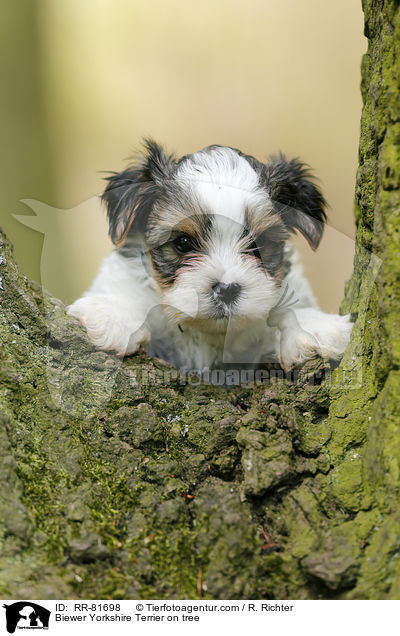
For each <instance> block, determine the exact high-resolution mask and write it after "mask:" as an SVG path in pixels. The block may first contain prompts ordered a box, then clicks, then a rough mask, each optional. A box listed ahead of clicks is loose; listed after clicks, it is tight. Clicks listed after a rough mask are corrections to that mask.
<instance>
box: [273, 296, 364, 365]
mask: <svg viewBox="0 0 400 636" xmlns="http://www.w3.org/2000/svg"><path fill="white" fill-rule="evenodd" d="M268 324H269V325H270V326H271V327H278V328H279V330H280V338H279V351H278V354H279V359H280V363H281V366H282V367H283V368H284V369H285V370H289V369H291V368H292V367H294V366H297V365H299V364H302V363H303V362H306V361H307V360H310V359H311V358H314V357H316V356H321V357H322V358H324V359H326V360H340V358H341V357H342V355H343V353H344V351H345V349H346V347H347V345H348V343H349V340H350V335H351V330H352V328H353V324H352V323H351V322H350V316H338V315H336V314H324V313H323V312H321V311H319V310H318V309H314V308H309V309H298V310H296V311H292V310H289V311H275V312H274V313H272V312H271V314H270V316H269V318H268Z"/></svg>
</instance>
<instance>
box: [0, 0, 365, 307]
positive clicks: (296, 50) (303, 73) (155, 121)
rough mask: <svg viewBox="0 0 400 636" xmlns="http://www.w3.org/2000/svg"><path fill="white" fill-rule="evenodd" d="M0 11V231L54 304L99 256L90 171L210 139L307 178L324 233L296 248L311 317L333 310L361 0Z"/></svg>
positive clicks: (224, 0) (56, 5)
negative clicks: (313, 185) (155, 149)
mask: <svg viewBox="0 0 400 636" xmlns="http://www.w3.org/2000/svg"><path fill="white" fill-rule="evenodd" d="M1 11H2V14H3V15H2V19H1V21H0V33H1V38H0V48H1V51H0V53H1V54H0V69H1V70H0V72H1V76H2V84H3V90H2V99H1V106H0V115H1V117H0V128H1V132H2V140H3V141H2V151H3V152H2V153H1V160H0V161H1V166H0V167H1V174H2V176H3V186H2V189H1V192H0V203H1V205H0V222H1V225H2V226H3V228H4V229H5V230H6V232H7V233H8V235H9V237H10V238H11V240H12V241H13V242H14V245H15V250H16V255H17V258H18V261H19V263H20V266H21V268H22V270H23V271H24V272H25V273H26V274H27V275H28V276H30V277H31V278H34V279H36V280H38V281H41V282H42V283H43V284H44V286H45V287H46V288H47V289H48V290H49V291H50V292H51V293H52V294H53V295H55V296H57V297H59V298H61V299H62V300H63V301H64V302H71V301H72V300H73V299H74V298H76V297H77V296H78V295H79V294H80V293H81V292H82V291H83V290H84V289H85V288H87V286H88V285H89V284H90V281H91V279H92V277H93V276H94V274H95V272H96V270H97V268H98V265H99V262H100V260H101V258H102V257H103V256H104V255H105V254H106V253H107V252H109V251H110V249H111V244H110V242H109V240H108V238H107V227H106V222H105V214H104V210H103V209H102V208H101V206H100V204H99V200H98V195H99V194H100V193H101V191H102V189H103V187H104V184H103V178H104V176H105V174H104V173H105V172H106V171H109V170H119V169H121V168H123V167H124V166H125V165H126V160H127V159H128V158H129V157H130V156H131V155H132V154H133V152H134V151H136V150H137V149H138V148H140V144H141V139H142V138H143V137H144V136H151V137H153V138H154V139H156V140H157V141H159V142H160V143H162V144H164V145H165V147H166V148H167V149H168V150H169V151H172V152H175V153H177V154H178V155H180V154H186V153H189V152H193V151H195V150H198V149H200V148H202V147H204V146H206V145H208V144H211V143H219V144H226V145H230V146H235V147H238V148H240V149H242V150H243V151H244V152H246V153H249V154H253V155H255V156H256V157H258V158H259V159H263V158H265V157H266V156H267V155H268V154H271V153H276V152H277V151H279V150H282V151H283V152H285V153H286V154H287V155H289V156H301V157H302V158H303V159H304V160H305V161H306V162H307V163H308V164H310V166H312V168H313V169H314V171H315V173H316V174H317V175H318V177H319V178H320V180H321V184H322V187H323V190H324V193H325V195H326V197H327V199H328V201H329V203H330V206H331V207H330V210H329V226H328V228H327V232H326V235H325V238H324V239H323V242H322V244H321V247H320V249H319V251H318V252H317V253H315V254H314V253H313V252H312V251H311V250H310V248H309V247H308V246H307V245H306V244H305V242H304V241H303V240H297V241H296V242H297V244H298V245H299V246H300V249H301V253H302V256H303V261H304V264H305V269H306V272H307V274H308V276H309V278H310V279H311V281H312V284H313V287H314V290H315V292H316V295H317V297H318V299H319V301H320V304H321V306H322V307H323V308H324V309H325V310H327V311H336V310H337V308H338V306H339V303H340V300H341V298H342V296H343V286H344V282H345V281H346V280H347V278H348V277H349V275H350V272H351V269H352V258H353V251H354V242H353V237H354V220H353V198H354V182H355V174H356V167H357V148H358V135H359V118H360V112H361V98H360V92H359V81H360V61H361V56H362V54H363V52H364V50H365V47H366V40H365V39H364V37H363V17H362V10H361V2H360V0H335V2H332V1H331V0H304V1H303V2H299V1H298V0H202V2H198V1H195V0H167V1H162V0H57V1H56V2H55V1H54V0H35V2H32V0H3V3H2V9H1ZM13 215H16V216H18V219H16V218H15V216H13ZM23 215H24V217H23V218H22V216H23ZM35 215H36V216H35Z"/></svg>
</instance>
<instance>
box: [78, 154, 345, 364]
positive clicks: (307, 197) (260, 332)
mask: <svg viewBox="0 0 400 636" xmlns="http://www.w3.org/2000/svg"><path fill="white" fill-rule="evenodd" d="M102 199H103V201H104V202H105V204H106V207H107V213H108V220H109V231H110V236H111V239H112V241H113V243H114V245H115V249H114V250H113V252H112V253H111V254H110V255H109V256H108V257H107V258H105V260H104V261H103V263H102V265H101V267H100V271H99V273H98V275H97V277H96V278H95V280H94V282H93V284H92V286H91V288H90V289H89V290H88V291H87V292H85V293H84V295H83V296H82V297H81V298H79V299H78V300H77V301H75V302H74V303H73V304H72V305H70V307H69V308H68V312H69V314H70V315H72V316H75V317H76V318H78V319H79V320H80V321H81V322H82V323H83V325H84V326H85V328H86V330H87V333H88V336H89V338H90V340H91V341H92V342H93V344H94V345H95V346H96V347H98V348H99V349H103V350H105V351H114V352H116V353H117V354H118V355H120V356H123V355H129V354H133V353H135V351H137V349H138V348H139V346H143V347H144V348H145V350H146V351H147V352H148V353H149V355H151V356H154V357H159V358H162V359H164V360H166V361H167V362H170V363H172V364H173V365H174V366H175V367H177V368H178V369H181V370H182V369H185V370H187V369H191V370H196V371H198V372H202V371H203V370H204V369H220V368H225V367H224V365H229V366H232V365H237V366H238V367H240V365H246V366H248V365H249V364H250V365H254V366H257V367H260V366H262V365H263V364H266V363H277V362H278V363H280V365H281V366H282V368H283V369H285V370H286V371H288V370H289V369H291V368H292V367H294V366H297V365H299V364H301V363H303V362H305V361H306V360H308V359H310V358H312V357H314V356H322V357H323V358H325V359H328V360H339V359H340V358H341V356H342V355H343V352H344V350H345V348H346V346H347V344H348V341H349V338H350V333H351V329H352V324H351V322H350V320H349V316H339V315H335V314H326V313H324V312H322V311H320V310H319V309H318V306H317V303H316V301H315V298H314V296H313V293H312V291H311V288H310V286H309V284H308V282H307V280H306V279H305V277H304V275H303V273H302V269H301V266H300V264H299V262H298V258H297V255H296V252H295V250H294V248H293V247H292V246H290V244H289V243H287V240H288V238H289V235H290V234H292V233H294V232H300V233H301V234H302V235H303V236H304V238H305V239H306V240H307V241H308V243H309V244H310V246H311V247H312V248H313V249H314V250H315V249H316V248H317V247H318V245H319V243H320V240H321V237H322V234H323V230H324V223H325V221H326V214H325V206H326V203H325V200H324V197H323V195H322V194H321V191H320V190H319V188H318V187H317V185H316V184H315V183H314V180H313V177H312V175H311V173H310V171H309V170H308V168H307V167H306V166H305V165H304V164H303V163H301V162H300V161H299V160H298V159H292V160H287V159H286V158H285V157H284V156H283V155H280V156H279V157H272V158H271V159H270V160H269V161H267V163H261V162H260V161H258V160H257V159H255V158H254V157H251V156H249V155H246V154H243V153H242V152H240V151H239V150H236V149H234V148H229V147H223V146H217V145H214V146H209V147H207V148H205V149H204V150H200V151H199V152H195V153H193V154H191V155H185V156H184V157H182V158H181V159H179V160H176V159H175V158H174V157H173V156H171V155H167V154H166V153H165V152H164V151H163V149H162V148H161V147H160V146H159V145H157V144H156V143H154V142H153V141H148V142H146V148H145V154H144V157H143V159H142V160H141V161H140V162H138V163H137V164H136V165H133V166H131V167H129V168H127V169H126V170H124V171H123V172H120V173H113V174H112V176H110V177H108V184H107V187H106V189H105V192H104V194H103V196H102Z"/></svg>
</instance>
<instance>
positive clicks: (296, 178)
mask: <svg viewBox="0 0 400 636" xmlns="http://www.w3.org/2000/svg"><path fill="white" fill-rule="evenodd" d="M266 179H267V186H268V189H269V193H270V196H271V199H272V203H273V205H274V206H275V207H276V208H277V211H278V212H279V214H280V216H281V218H282V220H283V222H284V223H285V225H286V227H287V228H288V230H289V231H290V232H295V231H296V230H297V231H299V232H301V234H303V236H304V237H305V238H306V239H307V241H308V242H309V244H310V245H311V247H312V249H313V250H315V249H317V247H318V245H319V243H320V241H321V238H322V234H323V232H324V224H325V222H326V213H325V208H326V205H327V204H326V201H325V199H324V197H323V195H322V193H321V191H320V189H319V188H318V186H317V185H316V184H315V182H314V177H313V175H312V173H311V171H310V169H309V168H308V167H307V166H306V165H305V164H304V163H302V162H301V161H300V160H299V159H291V160H290V161H289V160H287V159H286V157H285V156H284V155H280V156H279V157H271V160H270V162H269V163H268V164H266Z"/></svg>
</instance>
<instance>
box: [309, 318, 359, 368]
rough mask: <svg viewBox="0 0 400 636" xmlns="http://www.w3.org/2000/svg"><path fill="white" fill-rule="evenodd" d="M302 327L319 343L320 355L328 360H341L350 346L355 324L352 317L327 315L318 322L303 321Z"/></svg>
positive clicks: (311, 320)
mask: <svg viewBox="0 0 400 636" xmlns="http://www.w3.org/2000/svg"><path fill="white" fill-rule="evenodd" d="M301 326H302V328H303V329H305V330H306V331H309V332H310V333H311V334H312V335H313V336H314V338H315V340H316V341H317V342H318V353H319V355H320V356H321V357H322V358H325V359H327V360H340V358H341V357H342V356H343V354H344V352H345V350H346V347H347V345H348V344H349V340H350V336H351V331H352V329H353V323H352V322H350V316H349V315H346V316H338V315H337V314H325V315H324V317H323V319H321V318H319V319H318V320H317V321H315V320H313V319H312V318H311V319H310V320H307V319H306V320H302V321H301Z"/></svg>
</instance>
